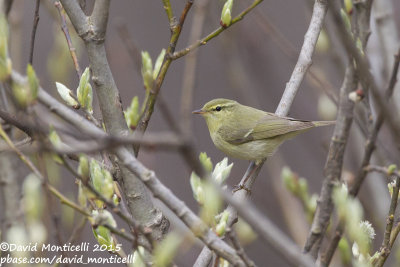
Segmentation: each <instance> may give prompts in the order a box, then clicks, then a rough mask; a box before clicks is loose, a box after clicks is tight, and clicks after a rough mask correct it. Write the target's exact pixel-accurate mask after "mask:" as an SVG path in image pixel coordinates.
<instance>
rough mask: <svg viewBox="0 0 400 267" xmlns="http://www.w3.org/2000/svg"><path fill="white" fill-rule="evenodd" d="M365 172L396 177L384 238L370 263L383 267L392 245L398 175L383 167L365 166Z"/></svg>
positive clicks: (399, 181)
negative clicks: (377, 252)
mask: <svg viewBox="0 0 400 267" xmlns="http://www.w3.org/2000/svg"><path fill="white" fill-rule="evenodd" d="M365 170H366V171H377V172H380V173H383V174H385V175H389V176H392V177H396V183H395V186H394V187H393V193H392V200H391V202H390V208H389V213H388V217H387V219H386V228H385V232H384V237H383V241H382V245H381V247H380V249H379V255H378V256H377V257H376V258H375V257H374V259H373V261H372V264H373V265H374V266H377V267H381V266H383V264H384V263H385V261H386V259H387V258H388V257H389V255H390V252H391V249H392V245H391V242H390V241H391V234H392V229H393V221H394V215H395V212H396V208H397V203H398V201H399V190H400V173H399V172H398V171H394V172H391V173H389V170H388V169H387V168H385V167H380V166H371V165H369V166H367V167H366V168H365Z"/></svg>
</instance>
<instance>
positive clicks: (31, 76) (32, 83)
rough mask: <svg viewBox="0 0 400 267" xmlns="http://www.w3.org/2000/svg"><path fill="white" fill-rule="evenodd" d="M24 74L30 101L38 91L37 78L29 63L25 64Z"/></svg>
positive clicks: (35, 96)
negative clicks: (26, 79)
mask: <svg viewBox="0 0 400 267" xmlns="http://www.w3.org/2000/svg"><path fill="white" fill-rule="evenodd" d="M26 75H27V76H28V84H29V93H30V96H31V102H32V101H34V100H36V98H37V95H38V92H39V79H38V78H37V76H36V73H35V70H34V69H33V67H32V65H31V64H28V66H26Z"/></svg>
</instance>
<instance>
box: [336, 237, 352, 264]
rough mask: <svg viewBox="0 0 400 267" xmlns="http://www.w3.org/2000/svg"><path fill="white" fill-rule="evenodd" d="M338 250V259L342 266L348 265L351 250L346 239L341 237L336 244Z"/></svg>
mask: <svg viewBox="0 0 400 267" xmlns="http://www.w3.org/2000/svg"><path fill="white" fill-rule="evenodd" d="M338 250H339V251H340V257H341V259H342V263H343V265H349V264H350V263H351V259H352V256H351V250H350V245H349V242H347V240H346V238H344V237H342V238H341V239H340V241H339V244H338Z"/></svg>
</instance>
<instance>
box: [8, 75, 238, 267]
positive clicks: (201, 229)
mask: <svg viewBox="0 0 400 267" xmlns="http://www.w3.org/2000/svg"><path fill="white" fill-rule="evenodd" d="M12 79H17V80H19V81H20V80H21V79H23V78H22V77H21V76H20V75H19V74H18V73H16V72H13V73H12ZM38 100H39V101H40V102H41V103H42V104H43V105H44V106H46V107H47V108H48V109H49V110H51V111H52V112H54V113H55V114H57V115H59V116H60V117H62V118H63V119H64V120H66V121H68V122H69V123H71V124H72V125H74V126H75V127H77V128H78V129H80V130H81V131H82V132H84V133H86V134H88V135H91V136H92V137H95V138H102V137H105V136H106V133H104V132H103V131H102V130H101V129H99V128H97V127H96V126H94V125H93V124H92V123H91V122H90V121H88V120H87V119H85V118H84V117H82V116H80V115H78V114H77V113H76V112H75V111H73V110H71V109H69V108H68V107H66V106H64V105H63V104H61V103H59V102H58V101H57V100H55V99H54V98H53V97H51V96H50V95H49V94H48V93H46V92H45V91H44V90H43V89H41V88H40V89H39V93H38ZM115 154H116V155H117V156H118V158H119V159H120V162H121V163H122V164H123V165H124V166H126V167H127V168H128V169H129V171H131V172H132V173H133V174H135V175H136V176H137V177H139V178H140V179H141V180H142V182H143V183H145V184H146V186H147V187H148V189H149V190H150V191H151V192H152V193H153V195H154V197H156V198H158V199H160V200H161V201H162V202H163V203H164V204H165V205H166V206H167V207H168V208H170V209H171V210H172V211H173V212H174V213H175V214H176V215H177V216H178V217H179V218H181V220H182V221H183V222H184V223H185V224H186V225H187V226H188V227H189V228H190V229H191V230H192V231H193V233H194V234H195V235H196V236H197V237H198V238H199V239H200V240H202V241H203V242H204V244H206V245H207V246H209V247H210V248H211V249H212V250H214V251H215V252H216V253H217V254H218V255H220V256H221V257H223V258H225V259H226V260H228V261H229V262H231V263H233V264H238V266H244V263H243V262H242V260H241V259H240V257H239V256H238V255H236V252H235V250H234V249H233V248H232V247H230V246H229V245H227V244H226V243H225V242H224V241H222V240H221V239H219V237H218V236H217V235H216V234H215V233H214V232H213V231H212V230H210V229H209V228H208V227H207V226H206V225H205V224H204V222H202V221H201V219H200V218H199V217H197V215H195V214H194V213H193V212H192V211H191V210H190V209H189V208H188V207H187V206H186V205H185V204H184V203H183V202H182V201H181V200H179V199H178V198H177V197H176V196H175V195H174V194H173V193H172V192H171V191H170V190H169V189H168V188H167V187H166V186H165V185H163V184H162V183H161V182H160V180H158V178H157V177H156V176H155V174H154V172H152V171H150V170H148V169H147V168H146V167H144V166H143V165H142V164H141V163H140V162H139V161H138V160H137V159H136V158H135V157H134V156H133V155H132V154H131V153H130V152H129V151H128V150H127V149H126V148H117V149H116V151H115ZM150 211H151V210H150ZM148 212H149V210H147V213H148ZM150 213H151V212H150ZM149 215H154V214H153V213H151V214H149ZM135 218H136V217H135ZM157 219H158V221H153V222H154V223H158V224H163V223H164V220H163V218H162V217H158V218H157ZM138 221H139V220H138ZM139 222H140V221H139ZM141 224H142V223H141ZM142 225H143V226H145V227H149V228H153V227H152V226H154V225H144V224H142ZM161 226H162V225H161ZM153 229H154V228H153ZM153 238H154V235H153Z"/></svg>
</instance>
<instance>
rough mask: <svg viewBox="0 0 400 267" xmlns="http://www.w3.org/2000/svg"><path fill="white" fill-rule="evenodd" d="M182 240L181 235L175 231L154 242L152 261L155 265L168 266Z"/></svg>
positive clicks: (157, 266) (159, 266)
mask: <svg viewBox="0 0 400 267" xmlns="http://www.w3.org/2000/svg"><path fill="white" fill-rule="evenodd" d="M182 242H183V235H182V234H178V233H175V232H172V233H169V234H168V235H167V236H166V237H165V239H164V240H162V241H161V242H159V243H156V246H155V248H154V253H153V255H154V258H153V259H154V261H153V264H154V266H156V267H164V266H169V265H170V264H171V262H172V260H173V259H174V257H175V255H176V254H177V252H178V249H179V247H180V245H181V244H182Z"/></svg>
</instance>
